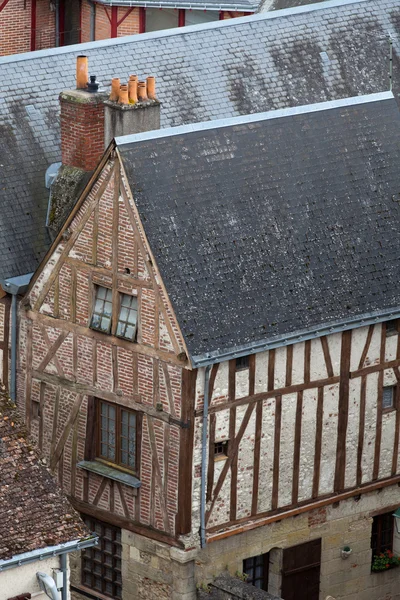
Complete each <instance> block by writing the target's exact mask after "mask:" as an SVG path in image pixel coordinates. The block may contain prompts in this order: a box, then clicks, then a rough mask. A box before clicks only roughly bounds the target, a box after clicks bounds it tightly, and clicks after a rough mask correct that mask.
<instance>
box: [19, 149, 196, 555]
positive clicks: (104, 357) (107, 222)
mask: <svg viewBox="0 0 400 600" xmlns="http://www.w3.org/2000/svg"><path fill="white" fill-rule="evenodd" d="M87 190H89V193H88V194H87V196H86V198H85V199H84V201H81V202H80V203H79V202H78V204H77V206H76V208H75V209H74V211H73V213H72V215H71V216H70V218H69V220H68V221H67V224H66V225H65V227H64V231H63V233H62V234H60V236H59V237H58V239H57V240H56V242H55V245H54V246H53V248H52V250H51V251H50V253H49V255H48V257H47V260H46V259H45V263H44V265H43V266H42V268H40V269H39V270H38V272H37V274H36V276H35V278H34V282H33V283H32V284H31V288H30V291H29V292H28V294H27V296H26V298H25V301H24V307H22V308H21V311H20V364H19V386H18V402H19V404H20V405H21V407H22V408H23V410H24V412H25V416H26V423H27V426H28V429H29V430H30V431H31V434H32V435H33V437H34V438H35V439H36V440H37V442H38V444H39V447H40V450H41V451H42V453H43V454H44V456H45V457H46V458H47V460H48V462H49V465H50V467H51V469H52V471H53V472H55V473H56V474H57V475H58V480H59V482H60V484H61V486H62V487H63V489H64V491H65V492H66V493H67V494H68V496H69V497H70V499H71V501H72V504H73V505H74V506H75V508H77V509H78V510H79V511H80V512H82V513H85V514H87V515H91V516H94V517H97V518H99V519H101V520H103V521H106V522H109V523H111V524H114V525H117V526H119V527H121V528H125V529H128V530H130V531H134V532H136V533H139V534H143V535H146V536H148V537H151V538H154V539H156V540H159V541H164V542H167V543H169V544H171V545H175V546H180V545H182V544H181V543H180V542H179V541H178V535H179V534H183V533H187V532H188V531H189V530H190V522H191V519H190V511H191V497H190V492H188V491H187V481H185V475H187V474H188V473H189V474H190V471H191V461H190V457H189V458H188V455H187V448H188V444H190V437H191V433H192V431H193V419H192V420H191V422H190V419H189V416H190V413H193V404H192V407H191V408H190V401H191V400H190V399H193V398H194V377H193V371H191V370H189V369H188V367H189V365H188V362H187V356H186V348H185V345H184V343H183V341H182V337H181V334H180V331H179V329H178V327H177V325H176V321H175V317H174V315H173V311H172V309H171V307H170V305H169V303H168V300H167V297H166V294H165V291H164V289H163V286H162V284H161V279H160V277H159V274H158V272H157V269H156V267H155V266H154V265H155V261H154V259H153V258H152V255H151V251H150V249H149V248H148V245H147V242H146V238H145V235H144V233H143V230H142V227H141V224H140V222H139V219H138V215H137V212H136V208H135V206H134V203H133V202H132V200H131V198H130V196H129V190H128V189H127V187H126V185H125V183H124V175H123V172H122V171H121V169H120V163H119V160H118V158H117V157H116V155H115V153H114V152H111V151H109V152H108V154H106V155H105V158H103V160H102V163H101V164H100V166H99V168H98V170H97V172H96V173H95V175H94V176H93V178H92V180H91V182H90V183H89V185H88V188H87ZM95 284H98V285H102V286H105V287H108V288H110V289H112V294H113V318H114V320H115V318H116V315H117V310H118V308H117V304H118V294H119V293H127V294H134V295H137V298H138V307H139V325H138V334H137V343H132V342H130V341H128V340H125V339H120V338H118V337H116V336H114V335H106V334H103V333H101V332H99V331H95V330H92V329H90V328H89V327H88V324H89V322H90V316H91V313H92V304H93V289H94V285H95ZM114 322H115V321H114ZM93 397H95V398H98V399H103V400H107V401H109V402H114V403H117V404H119V405H122V406H124V407H128V408H131V409H133V410H136V411H137V412H138V413H140V417H141V418H140V419H139V420H140V421H142V427H141V452H140V453H139V454H140V456H141V461H140V465H139V474H138V477H139V479H140V481H141V487H140V489H139V490H136V489H134V488H132V487H129V486H128V485H125V484H124V483H121V482H120V481H113V480H112V479H109V478H107V477H103V476H100V475H98V474H95V473H93V472H89V471H86V470H84V469H82V468H79V467H77V463H79V462H80V461H82V460H84V459H85V458H87V456H86V455H85V444H86V440H87V439H88V437H90V435H91V432H92V431H93V429H92V427H93V422H92V416H91V415H88V406H89V409H90V405H91V404H92V402H90V401H88V400H89V399H90V398H93ZM183 453H184V455H183ZM180 465H181V470H180V472H179V469H180ZM177 515H179V517H177Z"/></svg>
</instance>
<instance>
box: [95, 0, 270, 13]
mask: <svg viewBox="0 0 400 600" xmlns="http://www.w3.org/2000/svg"><path fill="white" fill-rule="evenodd" d="M95 1H96V4H101V5H103V6H111V7H112V6H121V7H124V6H125V7H127V8H131V7H134V6H139V7H141V8H176V9H179V8H180V9H186V10H209V11H213V12H221V11H233V12H246V13H253V12H255V11H256V10H258V8H259V4H258V3H257V4H254V3H249V4H244V3H243V4H241V3H240V2H239V3H236V4H223V3H218V4H211V3H210V4H208V3H207V2H193V3H191V2H179V1H178V2H174V1H171V2H168V0H161V1H160V0H159V1H158V2H157V0H154V1H153V2H152V1H151V0H150V1H149V0H125V2H124V0H119V1H117V2H113V1H110V0H95Z"/></svg>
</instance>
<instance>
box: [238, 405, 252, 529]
mask: <svg viewBox="0 0 400 600" xmlns="http://www.w3.org/2000/svg"><path fill="white" fill-rule="evenodd" d="M246 409H247V407H238V408H237V409H236V435H237V432H238V430H239V427H240V425H241V423H242V420H243V417H244V414H245V412H246ZM255 428H256V409H255V407H254V409H253V412H252V415H251V417H250V419H249V422H248V425H247V427H246V430H245V432H244V434H243V438H242V441H241V443H240V446H239V452H238V464H237V481H238V490H237V508H236V516H237V518H238V519H241V518H243V517H249V516H250V515H251V503H252V499H253V476H254V440H255Z"/></svg>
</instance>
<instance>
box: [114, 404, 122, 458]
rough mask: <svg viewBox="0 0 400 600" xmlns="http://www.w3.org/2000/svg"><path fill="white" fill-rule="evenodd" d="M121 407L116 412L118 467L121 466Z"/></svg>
mask: <svg viewBox="0 0 400 600" xmlns="http://www.w3.org/2000/svg"><path fill="white" fill-rule="evenodd" d="M121 411H122V408H121V406H117V410H116V424H115V428H116V439H115V458H116V463H117V465H121V418H122V417H121Z"/></svg>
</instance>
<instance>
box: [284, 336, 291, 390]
mask: <svg viewBox="0 0 400 600" xmlns="http://www.w3.org/2000/svg"><path fill="white" fill-rule="evenodd" d="M292 371H293V346H292V345H291V346H286V378H285V386H286V387H290V386H291V385H292Z"/></svg>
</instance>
